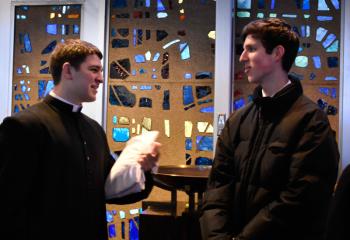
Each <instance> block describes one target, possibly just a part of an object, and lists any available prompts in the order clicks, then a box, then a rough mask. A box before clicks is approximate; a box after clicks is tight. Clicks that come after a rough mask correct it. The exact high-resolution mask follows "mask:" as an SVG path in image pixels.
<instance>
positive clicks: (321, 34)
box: [316, 27, 328, 42]
mask: <svg viewBox="0 0 350 240" xmlns="http://www.w3.org/2000/svg"><path fill="white" fill-rule="evenodd" d="M327 32H328V30H327V29H325V28H323V27H318V28H317V30H316V41H318V42H321V41H322V39H323V38H324V36H326V34H327Z"/></svg>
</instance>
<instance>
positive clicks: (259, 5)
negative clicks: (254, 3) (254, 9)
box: [258, 0, 265, 9]
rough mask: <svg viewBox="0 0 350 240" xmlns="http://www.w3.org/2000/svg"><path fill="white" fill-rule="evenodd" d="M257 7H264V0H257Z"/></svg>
mask: <svg viewBox="0 0 350 240" xmlns="http://www.w3.org/2000/svg"><path fill="white" fill-rule="evenodd" d="M258 8H259V9H263V8H265V0H259V1H258Z"/></svg>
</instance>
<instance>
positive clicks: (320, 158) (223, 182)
mask: <svg viewBox="0 0 350 240" xmlns="http://www.w3.org/2000/svg"><path fill="white" fill-rule="evenodd" d="M261 92H262V89H261V87H257V88H256V89H255V92H254V100H253V102H252V103H250V104H248V105H247V106H246V107H244V108H243V109H241V110H239V111H237V112H235V113H234V114H232V115H231V116H230V118H229V119H228V121H227V122H226V125H225V128H224V129H223V131H222V133H221V135H220V137H219V138H218V141H217V146H216V152H215V159H214V164H213V168H212V171H211V174H210V176H209V180H208V189H207V191H206V192H205V194H204V199H203V208H202V210H203V211H202V216H201V219H200V220H201V227H202V235H203V238H204V239H220V240H223V239H232V237H236V239H249V240H316V239H317V240H320V239H322V235H323V231H324V228H325V223H326V217H327V210H328V205H329V201H330V197H331V193H332V190H333V186H334V184H335V181H336V176H337V165H338V160H339V153H338V148H337V144H336V141H335V137H334V133H333V131H332V129H331V128H330V125H329V122H328V119H327V116H326V115H325V113H324V112H323V111H321V110H320V109H319V108H318V106H317V105H316V104H315V103H313V102H312V101H311V100H310V99H308V98H307V97H305V96H304V95H303V90H302V86H301V84H300V82H299V81H297V80H292V84H290V85H288V86H287V87H285V88H284V89H282V90H281V91H280V92H278V93H277V94H276V95H275V96H274V97H264V98H263V97H262V96H261Z"/></svg>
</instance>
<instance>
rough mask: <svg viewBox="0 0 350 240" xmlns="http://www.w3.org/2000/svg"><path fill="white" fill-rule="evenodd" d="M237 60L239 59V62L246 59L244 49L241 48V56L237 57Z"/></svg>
mask: <svg viewBox="0 0 350 240" xmlns="http://www.w3.org/2000/svg"><path fill="white" fill-rule="evenodd" d="M239 61H240V62H244V61H247V54H246V51H245V50H243V52H242V54H241V56H240V57H239Z"/></svg>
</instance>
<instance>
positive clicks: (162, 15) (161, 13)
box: [157, 12, 168, 18]
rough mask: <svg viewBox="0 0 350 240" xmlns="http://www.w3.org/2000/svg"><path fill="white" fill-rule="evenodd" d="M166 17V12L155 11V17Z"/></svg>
mask: <svg viewBox="0 0 350 240" xmlns="http://www.w3.org/2000/svg"><path fill="white" fill-rule="evenodd" d="M166 17H168V14H167V13H166V12H159V13H157V18H166Z"/></svg>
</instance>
